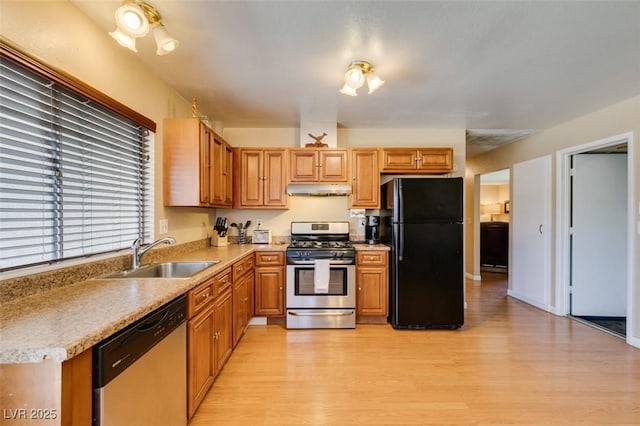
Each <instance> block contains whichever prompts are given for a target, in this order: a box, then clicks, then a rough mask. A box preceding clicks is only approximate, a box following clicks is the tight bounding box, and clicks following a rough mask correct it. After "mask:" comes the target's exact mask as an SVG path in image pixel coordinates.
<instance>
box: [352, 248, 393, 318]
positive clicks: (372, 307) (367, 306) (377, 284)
mask: <svg viewBox="0 0 640 426" xmlns="http://www.w3.org/2000/svg"><path fill="white" fill-rule="evenodd" d="M388 257H389V254H388V252H387V251H359V252H357V253H356V288H357V293H356V322H358V323H361V324H378V323H382V324H384V323H386V322H387V313H388V308H389V297H388V294H389V270H388V267H387V265H388V262H387V259H388Z"/></svg>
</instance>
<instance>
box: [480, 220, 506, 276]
mask: <svg viewBox="0 0 640 426" xmlns="http://www.w3.org/2000/svg"><path fill="white" fill-rule="evenodd" d="M480 266H481V267H493V268H502V269H507V268H508V267H509V223H508V222H481V223H480Z"/></svg>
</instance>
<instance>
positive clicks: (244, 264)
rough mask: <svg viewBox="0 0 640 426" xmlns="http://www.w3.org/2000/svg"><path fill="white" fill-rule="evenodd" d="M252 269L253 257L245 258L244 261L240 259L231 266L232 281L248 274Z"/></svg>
mask: <svg viewBox="0 0 640 426" xmlns="http://www.w3.org/2000/svg"><path fill="white" fill-rule="evenodd" d="M252 269H253V255H250V256H247V257H245V258H244V259H240V260H239V261H237V262H236V263H234V264H233V281H234V282H235V281H236V280H237V279H238V278H240V277H241V276H243V275H244V274H246V273H248V272H250V271H251V270H252Z"/></svg>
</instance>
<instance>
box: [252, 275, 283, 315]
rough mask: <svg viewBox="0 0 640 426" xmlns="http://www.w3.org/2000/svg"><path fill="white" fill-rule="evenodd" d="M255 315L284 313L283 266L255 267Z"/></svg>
mask: <svg viewBox="0 0 640 426" xmlns="http://www.w3.org/2000/svg"><path fill="white" fill-rule="evenodd" d="M255 287H256V294H255V297H256V300H255V305H256V306H255V310H256V315H262V316H282V315H284V267H282V266H277V267H271V266H270V267H261V268H256V286H255Z"/></svg>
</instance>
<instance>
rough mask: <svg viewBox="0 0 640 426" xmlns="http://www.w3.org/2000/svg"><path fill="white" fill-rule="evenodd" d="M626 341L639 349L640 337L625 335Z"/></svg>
mask: <svg viewBox="0 0 640 426" xmlns="http://www.w3.org/2000/svg"><path fill="white" fill-rule="evenodd" d="M627 343H628V344H630V345H631V346H634V347H636V348H639V349H640V339H639V338H637V337H633V336H627Z"/></svg>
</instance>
